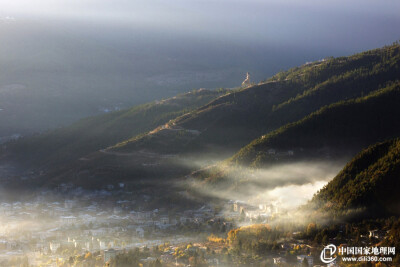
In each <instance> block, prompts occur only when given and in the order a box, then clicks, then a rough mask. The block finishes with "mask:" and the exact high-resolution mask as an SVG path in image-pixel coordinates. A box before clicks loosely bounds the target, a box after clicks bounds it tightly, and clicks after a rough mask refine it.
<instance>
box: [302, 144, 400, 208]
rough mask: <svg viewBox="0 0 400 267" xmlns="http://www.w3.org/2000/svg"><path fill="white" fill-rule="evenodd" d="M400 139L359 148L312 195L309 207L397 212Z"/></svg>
mask: <svg viewBox="0 0 400 267" xmlns="http://www.w3.org/2000/svg"><path fill="white" fill-rule="evenodd" d="M399 191H400V140H399V139H393V140H390V141H386V142H383V143H378V144H376V145H373V146H371V147H368V148H367V149H365V150H363V151H362V152H361V153H359V154H358V155H357V156H356V157H354V158H353V160H352V161H350V162H349V163H348V164H347V165H346V166H345V167H344V168H343V170H342V171H341V172H340V173H339V174H338V175H337V176H336V177H335V178H334V179H333V180H332V181H331V182H329V183H328V184H327V185H326V186H325V187H324V188H323V189H321V190H320V191H319V192H318V193H317V194H316V195H315V196H314V198H313V199H312V201H311V203H310V204H309V206H310V207H313V208H314V209H317V210H321V211H330V212H334V213H335V212H336V213H343V212H345V211H348V210H356V209H361V210H364V212H366V213H367V214H368V215H370V216H373V215H377V214H383V213H386V214H400V204H399V200H400V195H399Z"/></svg>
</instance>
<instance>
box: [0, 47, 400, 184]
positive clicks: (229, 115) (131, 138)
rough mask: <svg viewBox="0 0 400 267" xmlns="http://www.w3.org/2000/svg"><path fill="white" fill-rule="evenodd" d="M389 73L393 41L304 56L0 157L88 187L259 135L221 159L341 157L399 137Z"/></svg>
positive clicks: (395, 57)
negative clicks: (253, 79) (243, 81)
mask: <svg viewBox="0 0 400 267" xmlns="http://www.w3.org/2000/svg"><path fill="white" fill-rule="evenodd" d="M398 77H400V45H399V44H397V43H396V44H393V45H392V46H387V47H384V48H381V49H375V50H371V51H367V52H364V53H360V54H357V55H353V56H349V57H341V58H329V59H326V60H323V61H318V62H314V63H311V64H306V65H303V66H301V67H297V68H294V69H291V70H289V71H287V72H282V73H279V74H277V75H276V76H273V77H272V78H270V79H269V80H268V81H266V82H263V83H260V84H258V85H253V86H250V87H247V88H242V89H237V90H232V91H226V90H220V91H207V90H202V91H196V92H192V93H188V94H184V95H180V96H177V97H176V98H172V99H168V100H165V101H162V102H160V103H151V104H146V105H142V106H138V107H134V108H132V109H130V110H127V111H120V112H116V113H111V114H107V115H104V116H98V117H93V118H89V119H86V120H82V121H80V122H78V123H76V124H74V125H72V126H70V127H66V128H61V129H58V130H55V131H52V132H49V133H46V134H43V135H38V136H34V137H30V138H25V139H23V140H18V141H17V142H15V143H12V144H7V146H6V149H3V153H2V156H3V162H7V161H8V162H12V163H17V164H20V165H23V166H24V169H23V170H32V169H34V170H38V171H42V170H44V174H41V175H39V178H38V179H36V180H35V181H33V182H32V183H31V185H32V186H34V185H51V186H57V185H58V184H61V183H65V182H71V183H78V184H81V185H82V186H84V187H90V188H96V187H104V186H105V185H107V184H108V183H112V184H116V183H118V182H121V181H123V182H125V183H128V182H130V183H131V184H132V186H133V185H134V184H135V183H136V184H137V183H138V182H140V185H141V187H142V186H144V184H146V183H148V184H146V186H148V188H149V190H150V188H152V186H154V184H151V183H152V182H150V178H152V179H154V178H155V179H157V181H158V182H157V185H158V186H160V185H162V186H164V185H165V184H167V183H168V182H170V179H171V178H172V179H174V178H179V177H182V176H185V175H187V174H189V173H191V172H192V171H194V170H196V169H197V168H198V165H196V164H192V165H190V164H188V165H184V166H183V165H182V162H181V160H182V159H187V158H188V156H191V157H192V156H193V157H200V156H203V158H206V159H209V160H210V161H211V162H212V161H213V160H214V162H215V160H216V159H218V160H219V159H221V158H223V157H224V156H225V155H228V156H231V155H232V154H233V152H234V151H237V150H238V149H240V148H241V147H243V146H244V145H246V144H248V143H249V142H251V141H252V140H254V139H255V138H258V137H260V136H261V135H263V134H266V135H265V136H264V137H262V138H258V139H256V140H255V141H253V142H251V143H250V144H249V145H247V146H246V147H245V148H243V149H242V150H241V151H240V152H239V153H238V154H236V155H235V156H234V157H233V160H231V161H230V163H239V164H241V165H242V164H244V165H251V166H255V167H257V166H262V165H264V164H269V163H271V159H272V158H273V160H274V162H276V161H279V162H284V161H285V160H286V159H289V160H298V159H304V158H315V157H321V155H323V156H324V157H328V158H332V157H344V156H347V157H349V158H350V157H351V156H353V155H354V154H355V153H356V152H357V151H359V150H360V149H361V148H362V147H365V146H367V145H370V144H372V143H375V142H378V141H381V140H384V139H386V138H391V137H396V136H398V135H399V133H400V128H399V126H398V123H397V121H398V118H399V115H400V114H399V111H398V110H396V105H397V103H399V100H400V99H399V98H400V93H399V83H398V82H397V79H398ZM106 148H107V149H106ZM270 148H274V149H275V150H276V151H277V154H276V156H274V157H272V158H271V157H270V156H269V154H268V155H267V154H266V153H267V151H268V149H270ZM289 150H292V151H293V152H294V156H292V155H289V156H288V151H289ZM222 152H226V153H227V154H223V153H222ZM280 152H284V153H283V154H282V153H280ZM285 153H286V154H285ZM210 155H214V156H215V158H212V157H211V156H210ZM282 155H283V156H282ZM231 165H232V164H231ZM39 173H40V172H39ZM214 176H215V177H216V178H220V177H223V176H224V172H221V171H220V170H212V173H211V174H210V173H208V172H205V173H204V172H203V173H202V174H201V177H202V178H206V179H208V180H210V181H211V180H214V181H215V180H218V179H212V178H213V177H214ZM210 178H211V179H210ZM160 181H162V182H160Z"/></svg>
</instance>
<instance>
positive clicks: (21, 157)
mask: <svg viewBox="0 0 400 267" xmlns="http://www.w3.org/2000/svg"><path fill="white" fill-rule="evenodd" d="M227 92H228V91H227V90H225V89H221V90H204V89H202V90H194V91H192V92H189V93H185V94H180V95H177V96H175V97H172V98H169V99H165V100H162V101H155V102H152V103H148V104H144V105H140V106H135V107H133V108H131V109H128V110H122V111H118V112H112V113H108V114H104V115H99V116H94V117H89V118H86V119H82V120H80V121H78V122H76V123H74V124H72V125H71V126H68V127H63V128H59V129H57V130H53V131H49V132H47V133H44V134H40V135H36V136H31V137H26V138H23V139H19V140H18V141H16V142H12V143H8V144H6V145H5V146H4V147H3V149H2V161H3V162H4V161H8V162H14V163H15V162H17V163H19V165H22V166H21V167H23V168H34V169H40V168H54V167H56V166H59V165H65V164H67V163H68V162H70V161H71V160H77V159H79V158H80V157H83V156H85V155H87V154H90V153H92V152H95V151H98V150H100V149H103V148H106V147H107V146H111V145H114V144H116V143H118V142H121V141H123V140H125V139H128V138H130V137H132V136H136V135H139V134H143V133H145V132H147V131H150V130H152V129H153V128H155V127H157V126H159V125H161V124H164V123H166V122H168V121H169V120H170V119H173V118H175V117H177V116H179V115H182V114H184V113H187V112H190V111H191V110H193V109H195V108H197V107H200V106H202V105H205V104H207V103H208V102H210V101H211V100H212V99H214V98H216V97H218V96H220V95H223V94H226V93H227Z"/></svg>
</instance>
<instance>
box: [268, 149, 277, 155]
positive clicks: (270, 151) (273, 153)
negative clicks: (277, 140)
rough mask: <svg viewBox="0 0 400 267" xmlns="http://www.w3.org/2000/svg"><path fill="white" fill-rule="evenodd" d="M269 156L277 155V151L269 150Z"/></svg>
mask: <svg viewBox="0 0 400 267" xmlns="http://www.w3.org/2000/svg"><path fill="white" fill-rule="evenodd" d="M267 153H268V155H275V154H276V150H275V149H273V148H270V149H268V151H267Z"/></svg>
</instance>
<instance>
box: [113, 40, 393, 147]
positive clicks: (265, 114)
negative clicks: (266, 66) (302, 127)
mask: <svg viewBox="0 0 400 267" xmlns="http://www.w3.org/2000/svg"><path fill="white" fill-rule="evenodd" d="M399 75H400V46H399V45H398V44H394V45H392V46H388V47H384V48H380V49H375V50H371V51H367V52H364V53H360V54H356V55H354V56H349V57H341V58H330V59H326V60H323V61H318V62H314V63H309V64H306V65H303V66H301V67H298V68H294V69H291V70H289V71H287V72H282V73H279V74H277V75H275V76H273V77H272V78H270V79H269V80H268V81H267V82H264V83H260V84H259V85H254V86H251V87H249V88H245V89H242V90H236V91H233V92H231V93H230V94H227V95H224V96H221V97H219V98H217V99H215V100H214V101H211V102H210V103H209V104H207V105H205V106H203V107H201V108H199V109H196V110H194V111H192V112H189V113H187V114H185V115H183V116H180V117H177V118H176V119H174V120H171V121H170V122H169V123H168V126H170V128H174V130H175V132H176V133H178V134H167V135H166V134H165V133H166V131H162V132H160V133H159V134H154V135H151V136H143V138H139V139H137V138H136V139H131V140H128V141H126V142H124V143H122V144H119V145H118V146H117V150H119V151H130V150H137V149H145V148H147V149H152V150H156V151H159V152H165V151H174V152H176V153H178V152H183V153H185V152H190V151H197V150H202V149H204V148H208V147H213V146H216V147H219V148H221V147H224V148H227V147H229V148H230V149H231V150H237V149H239V148H240V147H242V146H244V145H245V144H247V143H249V142H250V141H251V140H253V139H254V138H257V137H259V136H260V135H262V134H265V133H268V132H270V131H273V130H275V129H277V128H279V127H281V126H283V125H285V124H287V123H290V122H295V121H297V120H300V119H302V118H303V117H305V116H307V115H308V114H310V113H311V112H314V111H317V110H318V109H320V108H321V107H323V106H325V105H329V104H333V103H335V102H338V101H342V100H346V99H352V98H356V97H361V96H364V95H367V94H369V93H370V92H372V91H375V90H377V89H378V88H380V87H384V86H385V85H386V84H390V83H391V82H393V81H395V80H396V79H398V77H399ZM179 129H180V130H182V131H178V130H179ZM185 129H190V130H195V131H198V133H199V134H198V135H187V134H185V131H184V130H185Z"/></svg>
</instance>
